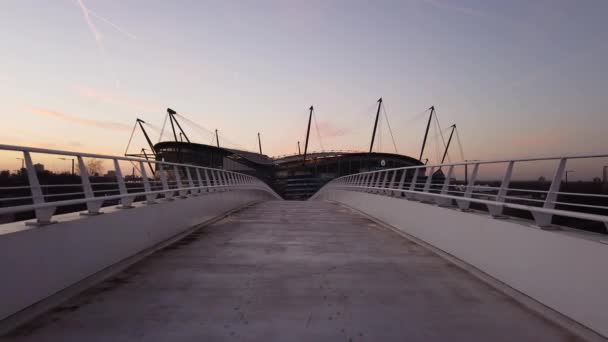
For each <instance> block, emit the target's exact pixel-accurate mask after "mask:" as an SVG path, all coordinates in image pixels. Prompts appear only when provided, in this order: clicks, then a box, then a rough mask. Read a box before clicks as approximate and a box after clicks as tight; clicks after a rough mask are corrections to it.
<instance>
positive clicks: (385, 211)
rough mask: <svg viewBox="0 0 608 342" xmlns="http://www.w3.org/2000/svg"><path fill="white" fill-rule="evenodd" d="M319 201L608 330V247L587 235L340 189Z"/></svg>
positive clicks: (321, 195) (594, 327) (584, 322)
mask: <svg viewBox="0 0 608 342" xmlns="http://www.w3.org/2000/svg"><path fill="white" fill-rule="evenodd" d="M315 199H318V200H324V199H325V200H331V201H336V202H339V203H343V204H345V205H347V206H349V207H352V208H354V209H357V210H359V211H361V212H364V213H366V214H368V215H370V216H372V217H374V218H377V219H378V220H380V221H383V222H385V223H387V224H389V225H391V226H393V227H395V228H397V229H399V230H401V231H403V232H404V233H406V234H409V235H411V236H413V237H415V238H418V239H420V240H422V241H424V242H426V243H428V244H430V245H432V246H434V247H436V248H438V249H440V250H442V251H444V252H446V253H448V254H450V255H452V256H454V257H455V258H457V259H460V260H461V261H463V262H465V263H467V264H469V265H471V266H473V267H475V268H477V269H479V270H481V271H482V272H484V273H486V274H487V275H489V276H491V277H493V278H495V279H497V280H499V281H500V282H502V283H504V284H506V285H508V286H510V287H512V288H513V289H515V290H517V291H519V292H521V293H523V294H525V295H527V296H529V297H531V298H532V299H534V300H536V301H538V302H540V303H541V304H543V305H545V306H547V307H549V308H551V309H553V310H555V311H557V312H559V313H561V314H562V315H564V316H566V317H568V318H570V319H572V320H574V321H576V322H578V323H580V324H581V325H583V326H585V327H587V328H589V329H591V330H593V331H595V332H597V333H599V334H601V335H603V336H604V337H606V336H608V314H606V309H607V308H608V295H606V290H607V289H608V272H606V262H607V261H608V246H607V245H606V244H602V243H600V241H599V239H595V238H592V237H587V236H586V235H584V234H583V233H575V232H570V231H547V230H541V229H539V228H537V227H534V226H532V225H531V224H527V223H525V222H524V223H522V222H517V221H515V220H500V219H495V218H492V217H491V216H489V215H485V214H476V213H473V212H461V211H459V210H457V209H455V208H445V207H440V206H437V205H432V204H428V203H421V202H417V201H410V200H406V199H402V198H396V197H389V196H382V195H377V194H372V193H367V192H362V191H347V190H341V189H337V188H325V189H322V190H321V191H320V192H319V193H317V195H316V196H315Z"/></svg>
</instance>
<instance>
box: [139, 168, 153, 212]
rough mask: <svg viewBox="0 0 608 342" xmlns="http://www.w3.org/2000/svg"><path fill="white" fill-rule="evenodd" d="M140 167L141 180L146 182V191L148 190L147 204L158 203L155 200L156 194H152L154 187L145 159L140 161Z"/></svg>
mask: <svg viewBox="0 0 608 342" xmlns="http://www.w3.org/2000/svg"><path fill="white" fill-rule="evenodd" d="M139 169H140V170H141V181H142V182H143V183H144V192H146V204H154V203H156V202H155V201H154V200H155V199H156V194H150V192H151V191H152V187H151V186H150V180H149V179H148V173H147V172H146V167H145V166H144V162H143V161H140V162H139Z"/></svg>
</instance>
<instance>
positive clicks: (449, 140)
mask: <svg viewBox="0 0 608 342" xmlns="http://www.w3.org/2000/svg"><path fill="white" fill-rule="evenodd" d="M455 130H456V124H453V125H452V133H450V138H449V139H448V143H447V145H446V146H445V151H444V152H443V158H441V164H443V162H444V161H445V157H446V156H447V155H448V149H449V148H450V143H451V142H452V136H453V135H454V131H455Z"/></svg>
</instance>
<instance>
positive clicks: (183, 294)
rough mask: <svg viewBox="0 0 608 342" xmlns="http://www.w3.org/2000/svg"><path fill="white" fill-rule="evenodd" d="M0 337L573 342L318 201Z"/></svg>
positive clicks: (233, 230)
mask: <svg viewBox="0 0 608 342" xmlns="http://www.w3.org/2000/svg"><path fill="white" fill-rule="evenodd" d="M125 229H128V227H125ZM9 338H10V339H11V340H13V339H14V340H20V341H135V340H142V341H211V340H247V341H293V340H303V341H323V340H324V341H362V340H367V341H404V340H419V341H432V340H484V341H494V342H495V341H560V340H568V341H572V340H574V338H573V337H572V336H571V335H568V334H567V333H566V332H564V331H563V330H561V329H560V328H558V327H556V326H554V325H552V324H550V323H548V322H547V321H545V320H544V319H542V318H541V317H539V316H536V315H535V314H533V313H531V312H529V311H527V310H526V309H524V308H523V307H521V306H520V305H518V304H517V303H516V302H514V301H512V300H511V299H510V298H508V297H506V296H504V295H502V294H501V293H499V292H497V291H495V290H494V289H492V288H490V287H488V286H487V285H485V284H484V283H482V282H481V281H479V280H477V279H476V278H473V277H472V276H470V275H469V274H468V273H466V272H464V271H462V270H461V269H459V268H457V267H455V266H453V265H452V264H450V263H448V262H446V261H444V260H443V259H442V258H440V257H438V256H436V255H434V254H432V253H430V252H429V251H428V250H426V249H424V248H422V247H420V246H418V245H416V244H414V243H412V242H410V241H408V240H406V239H404V238H402V237H400V236H398V235H396V234H395V233H394V232H392V231H389V230H386V229H384V228H381V227H379V226H378V225H376V224H374V223H373V222H372V221H370V220H368V219H366V218H364V217H362V216H360V215H358V214H355V213H351V212H350V211H349V210H347V209H344V208H342V207H340V206H338V205H334V204H331V203H326V202H283V201H274V202H266V203H262V204H259V205H256V206H254V207H252V208H249V209H246V210H244V211H241V212H239V213H237V214H235V215H233V216H231V217H228V218H227V219H224V220H223V221H221V222H218V223H216V224H214V225H212V226H210V227H207V228H205V229H204V230H201V231H199V232H198V233H195V234H194V235H192V236H190V237H188V238H186V239H185V240H182V241H181V242H179V243H177V244H175V245H173V246H170V247H168V248H166V249H164V250H163V251H160V252H158V253H156V254H154V255H153V256H151V257H149V258H147V259H146V260H144V261H142V262H140V263H138V264H136V265H135V266H133V267H131V268H129V269H128V270H126V271H125V272H123V273H122V274H120V275H119V276H117V277H115V278H114V279H111V280H108V281H106V282H103V283H101V284H99V285H97V286H95V287H94V288H91V289H89V290H87V291H86V292H84V293H82V294H81V295H79V296H77V297H76V298H74V299H72V300H70V301H69V302H68V303H66V304H64V305H63V306H61V307H59V308H57V309H55V310H53V311H52V312H50V313H48V314H46V315H44V316H43V317H41V318H40V319H38V320H36V321H34V322H32V323H30V324H28V325H26V326H24V327H22V328H20V329H18V330H16V331H15V332H13V333H12V334H11V335H10V336H9Z"/></svg>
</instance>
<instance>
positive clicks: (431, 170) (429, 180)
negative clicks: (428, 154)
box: [418, 166, 435, 203]
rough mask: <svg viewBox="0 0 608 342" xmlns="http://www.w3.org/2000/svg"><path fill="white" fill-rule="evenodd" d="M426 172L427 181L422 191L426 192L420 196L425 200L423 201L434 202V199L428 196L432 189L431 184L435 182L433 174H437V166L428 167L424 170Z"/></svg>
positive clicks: (419, 195)
mask: <svg viewBox="0 0 608 342" xmlns="http://www.w3.org/2000/svg"><path fill="white" fill-rule="evenodd" d="M424 173H425V175H426V182H424V187H423V188H422V192H423V193H424V194H418V197H419V198H420V199H421V200H422V201H423V202H430V203H433V202H432V199H429V197H428V196H427V194H428V193H429V192H430V191H431V185H432V183H433V174H435V167H434V166H431V167H426V168H425V170H424Z"/></svg>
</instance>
